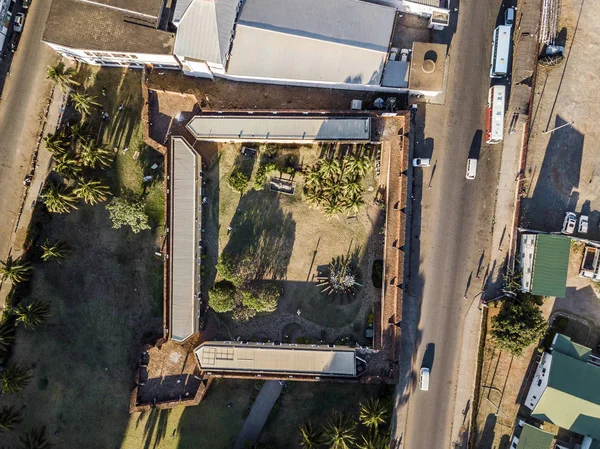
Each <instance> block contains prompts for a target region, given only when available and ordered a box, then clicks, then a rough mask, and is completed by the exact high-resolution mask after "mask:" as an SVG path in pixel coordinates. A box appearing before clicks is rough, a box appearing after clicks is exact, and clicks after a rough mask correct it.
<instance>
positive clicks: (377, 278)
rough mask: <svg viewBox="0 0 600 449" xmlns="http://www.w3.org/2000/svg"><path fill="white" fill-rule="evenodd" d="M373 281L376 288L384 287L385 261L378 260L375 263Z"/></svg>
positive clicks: (372, 274)
mask: <svg viewBox="0 0 600 449" xmlns="http://www.w3.org/2000/svg"><path fill="white" fill-rule="evenodd" d="M371 279H372V281H373V286H374V287H375V288H381V286H382V285H383V260H376V261H374V262H373V271H372V273H371Z"/></svg>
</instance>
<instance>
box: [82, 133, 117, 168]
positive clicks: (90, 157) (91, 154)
mask: <svg viewBox="0 0 600 449" xmlns="http://www.w3.org/2000/svg"><path fill="white" fill-rule="evenodd" d="M80 149H81V160H82V162H83V165H85V166H86V167H91V168H96V167H100V166H104V167H108V166H109V165H110V164H111V162H112V158H113V154H112V152H111V151H110V150H108V149H106V148H104V147H101V146H99V145H96V141H95V140H94V139H90V140H88V141H87V142H81V145H80Z"/></svg>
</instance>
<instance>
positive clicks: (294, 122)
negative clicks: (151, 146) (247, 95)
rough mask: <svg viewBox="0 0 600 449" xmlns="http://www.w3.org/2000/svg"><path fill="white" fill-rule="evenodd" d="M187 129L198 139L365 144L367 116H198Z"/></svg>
mask: <svg viewBox="0 0 600 449" xmlns="http://www.w3.org/2000/svg"><path fill="white" fill-rule="evenodd" d="M187 128H188V130H189V131H190V132H191V133H192V135H193V136H194V137H196V138H198V139H203V140H213V141H261V142H265V141H273V142H290V143H294V142H295V143H301V142H313V141H348V142H357V141H368V140H370V139H371V118H370V117H354V116H353V117H329V116H319V117H314V116H313V117H310V116H307V117H304V116H293V117H290V116H276V115H269V116H256V115H244V116H230V115H223V114H219V115H197V116H196V117H194V118H193V119H192V120H191V121H190V122H189V123H188V124H187Z"/></svg>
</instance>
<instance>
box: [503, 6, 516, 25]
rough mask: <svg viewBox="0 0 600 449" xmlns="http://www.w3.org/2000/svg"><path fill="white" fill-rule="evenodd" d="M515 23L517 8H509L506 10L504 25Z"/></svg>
mask: <svg viewBox="0 0 600 449" xmlns="http://www.w3.org/2000/svg"><path fill="white" fill-rule="evenodd" d="M514 23H515V8H507V9H506V11H505V12H504V25H512V24H514Z"/></svg>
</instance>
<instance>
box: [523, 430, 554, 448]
mask: <svg viewBox="0 0 600 449" xmlns="http://www.w3.org/2000/svg"><path fill="white" fill-rule="evenodd" d="M552 440H554V435H553V434H551V433H550V432H545V431H543V430H540V429H538V428H537V427H533V426H530V425H529V424H525V425H524V426H523V430H522V431H521V436H519V443H518V444H517V449H550V445H551V444H552Z"/></svg>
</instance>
